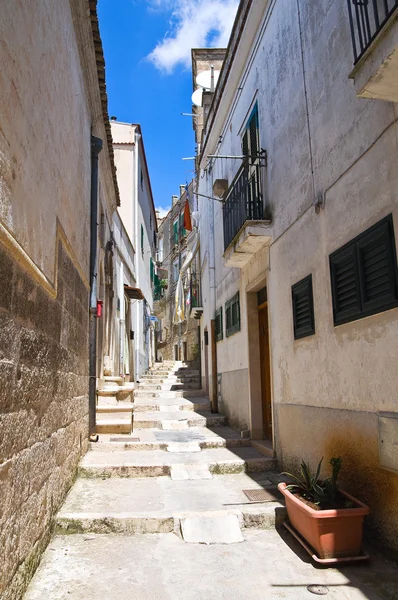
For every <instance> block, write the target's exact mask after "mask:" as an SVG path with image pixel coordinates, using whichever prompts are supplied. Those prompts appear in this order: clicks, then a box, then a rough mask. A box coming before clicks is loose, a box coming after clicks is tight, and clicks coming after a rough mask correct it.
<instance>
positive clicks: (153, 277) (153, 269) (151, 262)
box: [149, 257, 155, 283]
mask: <svg viewBox="0 0 398 600" xmlns="http://www.w3.org/2000/svg"><path fill="white" fill-rule="evenodd" d="M149 269H150V275H151V281H152V283H153V282H154V280H155V267H154V264H153V260H152V257H151V258H150V259H149Z"/></svg>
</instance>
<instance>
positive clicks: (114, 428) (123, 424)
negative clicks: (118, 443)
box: [96, 411, 133, 433]
mask: <svg viewBox="0 0 398 600" xmlns="http://www.w3.org/2000/svg"><path fill="white" fill-rule="evenodd" d="M132 428H133V420H132V413H131V411H129V413H124V414H123V413H122V414H120V413H117V412H116V413H115V412H112V413H97V416H96V432H97V433H131V431H132Z"/></svg>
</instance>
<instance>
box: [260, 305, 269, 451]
mask: <svg viewBox="0 0 398 600" xmlns="http://www.w3.org/2000/svg"><path fill="white" fill-rule="evenodd" d="M258 325H259V334H260V336H259V337H260V362H261V395H262V408H263V431H264V437H266V438H268V439H269V440H272V406H271V401H272V400H271V365H270V353H269V331H268V305H267V303H264V304H263V305H261V306H259V309H258Z"/></svg>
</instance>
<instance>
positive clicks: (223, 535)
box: [181, 513, 243, 544]
mask: <svg viewBox="0 0 398 600" xmlns="http://www.w3.org/2000/svg"><path fill="white" fill-rule="evenodd" d="M181 533H182V537H183V539H184V542H187V543H188V544H236V543H238V542H243V535H242V532H241V530H240V524H239V519H238V515H235V514H219V513H218V514H214V513H209V514H206V515H203V514H201V515H190V516H189V517H184V518H182V519H181Z"/></svg>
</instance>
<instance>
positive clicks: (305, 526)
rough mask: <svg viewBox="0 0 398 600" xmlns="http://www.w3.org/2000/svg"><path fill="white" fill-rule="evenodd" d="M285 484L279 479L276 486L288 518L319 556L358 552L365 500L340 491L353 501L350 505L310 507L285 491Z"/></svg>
mask: <svg viewBox="0 0 398 600" xmlns="http://www.w3.org/2000/svg"><path fill="white" fill-rule="evenodd" d="M286 486H287V484H286V483H280V484H279V485H278V488H279V491H280V492H281V493H282V494H283V495H284V497H285V502H286V510H287V514H288V517H289V521H290V523H291V525H293V527H294V528H295V529H296V531H298V533H299V534H300V535H301V536H302V537H303V538H304V539H305V540H306V541H307V542H308V544H310V546H312V548H313V549H314V550H315V552H316V554H317V555H318V557H319V558H344V557H348V556H359V554H360V551H361V541H362V528H363V519H364V517H365V515H368V514H369V513H370V508H369V507H368V506H366V504H363V503H362V502H360V501H359V500H357V499H356V498H354V497H353V496H350V494H347V493H346V492H343V491H341V493H342V494H343V495H344V496H346V498H348V500H351V502H353V504H354V505H355V506H354V507H353V508H338V509H331V510H314V509H313V508H311V507H310V506H307V505H306V504H304V502H302V501H301V500H300V499H299V498H297V497H296V496H295V495H294V494H292V493H291V492H289V490H287V489H286Z"/></svg>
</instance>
